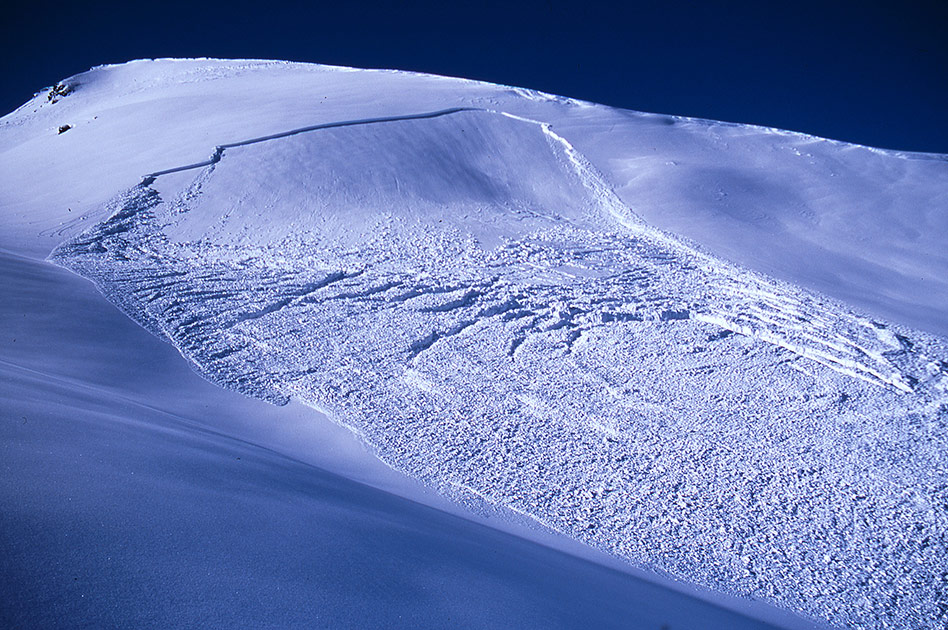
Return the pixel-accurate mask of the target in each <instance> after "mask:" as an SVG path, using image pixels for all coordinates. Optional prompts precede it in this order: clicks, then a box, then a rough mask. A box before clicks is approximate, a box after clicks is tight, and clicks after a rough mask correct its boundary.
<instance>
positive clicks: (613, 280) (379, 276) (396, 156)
mask: <svg viewBox="0 0 948 630" xmlns="http://www.w3.org/2000/svg"><path fill="white" fill-rule="evenodd" d="M64 85H68V86H69V90H68V93H67V94H66V95H63V96H61V97H60V96H57V98H56V99H52V98H48V97H47V96H46V95H45V94H44V95H39V96H38V97H37V99H35V100H34V101H33V102H31V103H27V104H26V105H24V107H22V108H20V110H18V111H17V112H14V113H13V114H11V115H10V116H8V117H6V118H4V119H3V121H2V126H0V138H4V143H5V144H6V146H7V147H8V148H7V150H5V151H3V152H2V153H0V167H2V169H3V170H2V171H0V172H3V174H4V175H3V176H4V179H5V183H4V186H3V195H4V199H3V201H2V208H3V220H4V226H5V227H4V230H3V232H2V234H0V240H2V245H3V246H4V247H5V248H7V249H13V250H14V251H18V252H20V253H23V254H26V255H36V254H38V253H44V250H45V252H49V250H50V249H52V250H53V251H52V253H51V257H50V260H52V261H54V262H55V263H56V264H58V265H61V266H63V267H66V268H68V269H70V270H72V271H75V272H76V273H78V274H80V275H82V276H84V277H86V278H89V279H91V280H92V281H93V282H95V284H96V285H97V286H98V287H99V288H100V289H101V291H102V292H103V294H104V295H105V296H106V297H107V298H108V299H109V300H110V301H111V302H113V303H114V304H115V305H117V306H118V307H119V308H121V309H122V310H123V311H124V312H125V313H126V314H128V315H129V316H130V317H131V318H133V319H134V320H135V321H137V322H139V323H140V324H141V325H142V326H144V327H145V328H146V329H148V330H149V331H151V332H153V333H154V334H155V335H157V336H158V337H160V338H163V339H166V340H168V341H170V342H171V343H172V344H173V345H174V347H176V348H177V349H178V350H179V351H180V353H181V354H182V355H183V356H184V357H185V358H186V359H187V360H188V361H190V362H191V364H192V366H193V367H194V368H195V370H196V371H198V372H199V373H200V374H202V375H204V376H205V377H206V378H208V379H209V380H211V381H213V382H215V383H218V384H220V385H222V386H224V387H226V388H229V389H233V390H236V391H238V392H241V393H244V394H247V395H248V396H250V397H253V398H258V399H262V400H267V401H270V402H275V403H280V404H282V403H286V402H287V401H290V400H295V401H298V402H301V403H303V404H305V405H309V406H311V407H313V408H315V409H317V410H320V411H322V412H324V413H325V414H326V415H328V416H329V417H331V418H332V419H333V420H334V421H336V422H338V423H340V424H341V425H343V426H345V427H347V428H349V429H351V430H352V432H353V433H354V434H355V435H357V436H358V437H359V438H360V439H361V440H362V441H363V442H364V443H365V444H367V445H368V446H369V447H370V448H371V449H372V450H373V452H374V453H375V454H376V455H377V456H378V457H379V458H380V459H381V460H382V461H383V462H385V463H387V464H388V465H390V466H391V467H392V468H394V469H396V470H398V471H401V472H404V473H406V474H408V475H409V476H411V477H413V478H416V479H419V480H421V481H422V482H424V483H425V484H426V485H427V486H429V487H432V488H434V489H436V490H437V491H438V492H439V493H441V494H443V495H445V496H448V497H450V498H452V499H454V500H455V501H457V502H460V503H461V504H463V505H466V506H468V507H469V508H471V509H472V510H474V511H475V512H483V513H492V514H494V513H498V512H497V511H498V510H499V511H500V512H499V513H501V514H504V513H508V514H514V515H519V517H522V518H527V519H532V520H534V521H536V522H538V523H540V524H542V525H543V526H546V527H548V528H550V529H551V530H553V531H555V532H559V533H561V534H565V535H567V536H569V537H571V538H573V539H576V540H578V541H581V542H584V543H587V544H588V545H590V546H592V547H594V548H596V549H599V550H601V551H603V552H606V553H608V554H611V555H613V556H615V557H617V558H620V559H623V560H625V561H628V562H629V563H631V564H632V565H634V566H637V567H640V568H646V569H650V570H655V571H658V572H661V573H663V574H670V575H673V576H676V577H678V578H680V579H683V580H686V581H688V582H690V583H694V584H697V585H699V586H702V587H707V588H709V589H712V590H713V591H714V592H718V593H725V594H730V595H734V596H739V597H750V598H755V599H758V600H765V601H768V602H771V603H772V604H774V605H776V606H778V607H780V608H783V609H787V610H789V611H792V612H794V613H797V614H799V615H802V616H805V617H809V618H812V619H814V620H818V621H820V622H823V623H827V624H831V625H838V626H846V627H866V628H875V627H905V626H932V625H938V624H944V623H945V621H946V619H948V617H946V615H948V577H946V576H948V564H946V562H945V560H944V558H945V557H948V550H946V548H945V547H946V532H948V509H946V505H948V504H946V495H945V493H946V489H948V467H946V464H948V457H946V453H948V450H946V447H948V445H946V437H945V431H944V429H945V423H946V421H948V346H946V339H945V338H944V337H943V336H942V335H944V334H945V333H946V332H948V327H946V321H948V320H946V318H945V314H946V313H948V257H946V256H945V251H948V249H946V248H945V246H946V240H948V208H946V207H945V203H946V202H945V200H946V199H948V160H946V159H945V157H944V156H936V155H918V154H898V153H892V152H883V151H879V150H874V149H868V148H864V147H857V146H853V145H847V144H842V143H837V142H833V141H827V140H821V139H817V138H812V137H807V136H801V135H799V134H789V133H787V132H780V131H776V130H768V129H761V128H757V127H744V126H736V125H723V124H719V123H713V122H709V121H698V120H686V119H677V118H669V117H663V116H656V115H649V114H639V113H636V112H626V111H621V110H615V109H611V108H606V107H603V106H598V105H593V104H590V103H583V102H578V101H573V100H570V99H564V98H560V97H553V96H549V95H544V94H540V93H536V92H530V91H526V90H520V89H514V88H506V87H503V86H493V85H489V84H482V83H474V82H468V81H461V80H452V79H444V78H440V77H430V76H424V75H413V74H407V73H394V72H375V71H343V70H341V69H335V68H326V67H321V66H307V65H300V64H278V63H265V62H239V63H237V62H221V61H208V60H198V61H187V62H175V61H158V62H136V63H132V64H127V65H124V66H115V67H104V68H99V69H95V70H93V71H91V72H90V73H86V74H84V75H79V76H78V77H74V78H73V79H70V80H69V81H68V82H66V83H64ZM54 100H55V101H56V102H55V103H54V102H53V101H54ZM71 103H72V104H71ZM54 108H60V109H54ZM65 122H69V124H73V125H74V128H73V129H69V130H67V131H65V132H63V133H58V128H59V126H60V125H61V124H63V123H65ZM54 127H55V129H53V128H54ZM86 155H93V156H100V155H101V157H96V158H95V159H88V158H87V157H83V156H86ZM40 163H43V164H44V165H46V167H47V168H46V169H45V171H44V172H48V177H47V178H46V179H45V180H44V181H43V182H42V183H37V182H35V178H34V177H32V174H33V173H35V172H39V170H40V169H39V164H40ZM40 189H41V190H40ZM869 201H871V203H869ZM64 204H68V205H66V208H67V211H66V214H64V212H63V210H62V207H63V205H64ZM67 215H72V216H67Z"/></svg>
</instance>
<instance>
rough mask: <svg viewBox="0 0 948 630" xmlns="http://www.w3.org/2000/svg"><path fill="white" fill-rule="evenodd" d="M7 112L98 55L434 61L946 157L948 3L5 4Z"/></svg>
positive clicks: (2, 84)
mask: <svg viewBox="0 0 948 630" xmlns="http://www.w3.org/2000/svg"><path fill="white" fill-rule="evenodd" d="M0 20H2V24H0V42H2V43H0V47H2V62H0V63H2V64H3V67H2V69H0V99H2V102H0V109H2V110H3V111H4V112H7V111H10V110H12V109H13V108H15V107H16V106H18V105H19V104H20V103H22V102H23V101H25V100H26V99H27V98H29V97H30V95H31V94H32V93H33V92H34V91H36V90H39V89H40V88H42V87H43V86H46V85H50V84H53V83H55V82H56V81H57V80H59V79H61V78H64V77H66V76H69V75H71V74H75V73H77V72H81V71H83V70H86V69H88V68H89V67H91V66H93V65H98V64H102V63H113V62H121V61H127V60H129V59H134V58H140V57H172V56H173V57H184V56H212V57H254V58H275V59H292V60H298V61H315V62H323V63H332V64H341V65H352V66H360V67H390V68H401V69H406V70H422V71H428V72H435V73H438V74H447V75H455V76H464V77H469V78H475V79H484V80H488V81H494V82H498V83H508V84H513V85H521V86H526V87H532V88H537V89H540V90H545V91H548V92H553V93H557V94H564V95H568V96H575V97H579V98H584V99H588V100H592V101H597V102H601V103H606V104H609V105H615V106H619V107H627V108H631V109H638V110H644V111H653V112H662V113H668V114H681V115H690V116H701V117H705V118H715V119H720V120H729V121H735V122H751V123H758V124H764V125H770V126H775V127H783V128H787V129H793V130H798V131H804V132H808V133H813V134H817V135H822V136H826V137H831V138H837V139H842V140H849V141H853V142H859V143H863V144H869V145H873V146H881V147H887V148H894V149H905V150H917V151H936V152H942V153H948V122H946V119H948V2H944V1H941V0H936V1H927V0H924V1H915V2H913V1H912V0H903V2H873V1H872V0H867V1H865V2H833V1H832V0H826V1H825V2H821V3H818V2H809V1H808V0H802V1H794V2H789V1H785V2H771V1H770V0H760V1H759V2H743V1H738V2H704V3H687V2H673V1H667V2H614V3H603V2H594V1H591V0H590V1H584V0H575V1H574V2H570V3H563V2H549V1H547V2H517V1H516V0H510V1H509V2H478V3H471V2H463V1H455V2H452V1H451V0H444V1H443V2H439V3H423V2H407V3H397V2H390V3H381V2H378V3H365V2H362V3H360V2H345V1H344V0H340V1H339V2H335V3H321V2H307V3H304V2H295V3H293V2H291V3H280V2H244V1H242V0H235V1H232V2H203V3H202V2H199V1H197V0H196V1H195V2H187V3H185V2H179V1H178V0H169V1H164V2H162V1H159V2H150V3H144V2H133V1H131V0H130V1H129V2H125V3H112V2H92V3H83V4H76V3H71V4H67V3H57V2H46V1H44V0H35V1H33V2H22V3H21V5H19V6H11V7H7V8H5V9H4V11H3V13H0Z"/></svg>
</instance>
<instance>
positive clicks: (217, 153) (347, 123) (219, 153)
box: [142, 107, 489, 186]
mask: <svg viewBox="0 0 948 630" xmlns="http://www.w3.org/2000/svg"><path fill="white" fill-rule="evenodd" d="M485 111H489V110H486V109H483V108H480V107H450V108H448V109H439V110H437V111H433V112H422V113H420V114H404V115H401V116H380V117H378V118H357V119H354V120H339V121H335V122H328V123H320V124H318V125H308V126H306V127H298V128H296V129H290V130H289V131H281V132H279V133H274V134H270V135H268V136H260V137H258V138H250V139H249V140H241V141H240V142H231V143H229V144H219V145H217V146H216V147H214V153H212V154H211V157H210V158H208V159H207V160H204V161H203V162H195V163H193V164H186V165H184V166H177V167H174V168H168V169H165V170H162V171H155V172H153V173H148V174H147V175H145V176H144V177H143V178H142V184H144V185H146V186H147V185H149V184H151V183H152V182H154V181H155V178H157V177H161V176H162V175H170V174H172V173H180V172H182V171H190V170H193V169H196V168H204V167H206V166H211V165H213V164H217V163H218V162H220V161H221V158H222V157H223V155H224V151H226V150H227V149H233V148H236V147H245V146H248V145H251V144H258V143H260V142H267V141H268V140H279V139H280V138H288V137H290V136H295V135H298V134H301V133H308V132H310V131H319V130H320V129H334V128H338V127H355V126H357V125H374V124H377V123H386V122H399V121H403V120H424V119H426V118H440V117H441V116H448V115H450V114H457V113H459V112H485Z"/></svg>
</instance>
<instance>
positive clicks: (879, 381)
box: [141, 106, 913, 393]
mask: <svg viewBox="0 0 948 630" xmlns="http://www.w3.org/2000/svg"><path fill="white" fill-rule="evenodd" d="M462 112H482V113H489V114H497V115H501V116H504V117H507V118H511V119H514V120H518V121H522V122H525V123H529V124H533V125H537V126H538V127H540V129H541V130H542V132H543V134H544V135H545V136H547V138H548V139H549V140H550V141H551V142H552V143H555V144H557V145H559V146H560V148H561V149H562V150H563V151H564V152H565V154H566V157H567V159H568V160H569V162H570V164H571V166H572V168H573V169H574V170H575V171H576V173H577V174H578V175H579V177H580V178H581V180H582V182H583V184H584V185H585V186H586V187H587V188H588V189H589V190H590V192H592V194H593V196H594V197H595V198H596V199H598V200H599V201H600V202H601V203H603V204H604V206H605V207H606V208H608V211H609V214H611V215H612V217H613V219H614V220H615V221H616V222H617V223H618V224H619V225H621V226H622V227H624V228H626V229H628V230H630V231H632V232H633V233H636V234H638V235H640V236H642V237H645V238H646V239H648V240H651V241H652V242H655V243H657V244H660V245H662V246H664V247H667V248H669V249H670V250H671V251H673V252H676V253H681V254H684V255H685V256H686V257H689V258H691V259H692V260H695V261H696V262H699V263H701V264H703V265H706V266H707V267H709V268H711V269H718V270H720V269H721V266H722V261H720V260H719V259H718V258H717V257H716V256H714V255H713V254H711V253H709V252H706V251H703V249H702V248H701V247H700V246H698V245H697V244H695V243H692V242H690V241H689V240H688V239H683V238H682V237H680V236H679V235H672V234H668V233H666V232H664V231H662V230H659V229H658V228H655V227H653V226H650V225H648V224H646V223H645V222H643V221H642V220H641V219H640V218H639V217H638V216H637V215H636V214H635V212H634V211H633V210H632V209H631V208H629V207H628V206H627V205H626V204H624V203H623V202H622V201H621V200H620V199H619V198H618V196H617V195H616V193H615V191H613V190H612V189H611V188H610V187H609V186H608V184H607V182H606V180H605V178H604V177H603V176H602V174H601V173H600V172H599V171H598V169H596V167H595V166H594V165H592V164H591V163H590V162H589V161H588V160H587V159H586V158H585V156H583V155H582V153H580V152H579V151H577V150H576V149H575V147H573V145H572V144H571V143H570V142H569V141H568V140H567V139H566V138H564V137H562V136H560V135H559V134H557V133H555V132H554V131H553V130H552V126H551V125H550V124H549V123H546V122H543V121H540V120H535V119H531V118H526V117H524V116H520V115H517V114H511V113H508V112H504V111H499V110H493V109H487V108H482V107H463V106H461V107H451V108H447V109H441V110H436V111H430V112H420V113H415V114H402V115H397V116H379V117H374V118H359V119H352V120H341V121H334V122H327V123H319V124H315V125H308V126H305V127H298V128H295V129H290V130H287V131H282V132H279V133H274V134H269V135H266V136H259V137H256V138H250V139H247V140H242V141H239V142H232V143H228V144H221V145H218V146H216V147H215V149H214V152H213V154H212V155H211V157H210V158H209V159H207V160H204V161H203V162H196V163H193V164H186V165H184V166H178V167H174V168H169V169H164V170H160V171H155V172H152V173H149V174H147V175H145V176H144V177H143V178H142V182H141V185H142V186H145V187H147V186H149V185H150V184H152V183H153V182H154V181H155V179H156V178H158V177H160V176H162V175H169V174H172V173H180V172H184V171H189V170H194V169H199V168H206V167H209V166H213V165H215V164H217V163H218V162H220V161H221V159H222V157H223V155H224V152H225V151H226V150H227V149H231V148H236V147H243V146H249V145H253V144H258V143H262V142H267V141H270V140H278V139H282V138H287V137H291V136H295V135H299V134H303V133H309V132H312V131H320V130H324V129H334V128H340V127H354V126H360V125H372V124H381V123H388V122H399V121H411V120H425V119H433V118H440V117H443V116H449V115H452V114H458V113H462ZM724 266H725V267H729V265H726V264H725V265H724ZM738 275H747V276H754V275H755V274H753V273H751V272H748V271H747V270H743V269H740V270H738ZM745 284H747V283H745ZM741 289H742V290H741V291H739V292H738V293H744V294H745V297H751V298H753V297H758V298H759V297H762V296H755V295H754V294H755V293H756V292H757V291H755V290H754V289H753V288H751V287H750V286H743V287H742V288H741ZM768 295H770V294H768ZM770 297H775V298H777V297H778V296H775V295H773V296H770ZM778 299H781V298H778ZM765 301H766V300H765ZM788 303H792V301H788ZM750 306H751V308H753V305H750ZM779 306H780V307H783V306H786V305H785V304H780V305H779ZM755 310H757V309H755ZM777 310H778V311H780V310H782V309H781V308H779V307H777ZM791 312H792V311H791ZM794 314H796V313H794ZM744 315H745V317H746V316H748V315H750V313H745V314H744ZM699 319H702V320H703V321H705V322H707V323H712V324H716V325H718V326H721V327H722V328H724V329H725V330H731V331H733V332H739V333H741V334H748V331H749V330H750V329H749V328H748V327H747V326H742V325H741V324H738V323H735V322H732V321H730V320H729V318H726V317H720V316H713V315H710V314H703V315H702V316H701V317H699ZM752 319H753V320H757V321H758V322H766V323H769V324H771V325H773V326H777V327H778V328H783V327H785V326H787V325H789V326H790V328H797V326H795V325H793V324H788V323H787V322H778V321H771V319H770V318H769V317H768V316H767V315H766V314H765V313H763V312H760V311H759V312H756V313H754V317H752ZM472 323H474V322H464V323H463V325H461V326H460V327H459V328H458V329H457V330H455V329H453V328H452V329H449V330H447V331H436V332H433V333H432V334H431V335H429V337H427V338H425V339H422V340H420V341H417V342H416V344H414V345H413V346H412V350H413V354H414V355H417V354H419V353H420V352H422V351H424V350H425V349H426V348H428V347H430V346H431V345H433V344H434V343H435V342H436V341H438V339H440V338H442V337H446V336H448V337H449V336H453V335H455V334H457V333H459V332H461V331H463V330H464V329H465V328H467V327H468V326H470V325H471V324H472ZM801 330H802V329H801ZM798 332H799V330H798ZM803 334H804V336H807V335H806V332H805V331H803ZM751 336H753V337H756V338H758V339H760V340H761V341H765V342H768V343H771V344H773V345H776V346H779V347H782V348H784V349H787V350H790V351H791V352H795V353H796V354H799V355H801V356H804V357H807V358H809V359H811V360H814V361H817V362H819V363H821V364H823V365H825V366H827V367H830V368H831V369H834V370H836V371H838V372H841V373H843V374H846V375H848V376H851V377H854V378H859V379H862V380H865V381H867V382H870V383H873V384H876V385H882V386H887V385H888V386H891V387H894V388H895V389H897V390H899V391H902V392H905V393H909V392H912V391H913V389H912V387H911V385H909V384H908V383H906V382H905V380H904V379H902V378H901V375H900V374H899V373H898V370H892V372H893V373H892V374H885V373H883V372H881V371H879V370H877V369H874V368H872V367H870V366H868V365H865V364H863V363H861V362H856V361H853V360H852V359H850V358H848V357H844V356H839V357H838V356H834V355H833V354H830V353H827V352H825V351H821V350H819V349H817V348H810V347H807V346H805V345H800V344H796V343H791V342H790V341H788V340H787V339H785V338H784V337H783V336H781V335H779V334H775V333H773V332H772V331H756V332H755V333H754V334H752V335H751ZM813 340H814V341H815V342H817V344H821V345H824V346H825V345H831V344H827V342H826V341H825V340H822V339H817V338H814V339H813ZM847 341H848V343H849V344H851V345H855V344H854V343H853V342H852V341H851V340H847ZM855 347H856V348H859V346H858V345H855ZM838 350H840V354H845V353H844V352H842V351H841V349H838ZM864 354H866V355H867V356H868V357H870V358H872V359H874V360H876V362H877V363H880V364H881V365H884V366H886V368H891V367H892V366H891V364H890V363H889V362H888V361H886V360H884V359H883V358H882V357H881V356H879V355H877V354H876V353H872V352H865V351H864ZM887 371H888V370H887Z"/></svg>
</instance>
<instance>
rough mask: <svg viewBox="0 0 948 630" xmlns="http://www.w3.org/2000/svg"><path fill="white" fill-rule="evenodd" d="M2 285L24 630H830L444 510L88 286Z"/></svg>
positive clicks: (4, 498) (61, 279) (35, 280)
mask: <svg viewBox="0 0 948 630" xmlns="http://www.w3.org/2000/svg"><path fill="white" fill-rule="evenodd" d="M0 274H2V277H3V282H2V283H0V330H2V331H3V335H2V337H0V353H2V354H0V357H2V359H0V409H2V411H3V414H2V422H0V454H2V457H0V461H2V465H3V471H4V473H3V475H2V477H0V592H2V593H3V598H2V599H0V626H3V627H4V628H36V627H41V628H75V627H77V626H85V627H95V628H196V627H208V628H221V627H228V628H313V627H332V628H366V627H380V628H381V627H385V628H419V627H455V626H463V627H517V628H582V627H587V625H589V626H594V627H597V628H629V627H634V628H649V629H656V628H660V627H661V626H662V625H667V626H669V627H672V628H695V629H698V628H708V627H716V628H722V629H729V628H748V629H750V628H786V627H799V628H804V627H810V626H808V625H805V624H802V623H800V622H794V621H793V620H792V619H787V618H786V617H783V618H781V617H780V616H779V615H777V616H774V615H773V614H770V613H768V612H767V611H765V610H761V609H757V610H753V609H752V610H751V611H747V610H746V607H744V608H745V612H744V613H738V612H734V611H732V610H729V609H727V608H722V607H721V606H720V602H719V603H718V604H715V603H710V602H707V601H706V597H705V599H699V598H696V597H694V595H693V594H690V593H684V592H682V589H681V586H680V585H679V586H676V585H674V584H672V585H669V584H667V583H665V584H660V583H656V582H655V581H654V580H649V581H646V580H643V579H642V577H636V576H634V575H631V574H630V572H628V571H620V570H616V568H613V567H610V566H608V564H604V563H602V562H601V561H600V562H590V561H589V560H583V559H580V558H577V557H576V556H575V555H571V554H567V553H564V552H562V551H555V550H554V549H552V548H550V547H548V546H545V545H540V544H536V543H533V542H529V541H527V540H524V539H523V538H517V537H514V536H511V535H509V534H506V533H503V532H501V531H497V530H496V529H492V528H488V527H485V526H484V525H482V524H478V523H476V522H472V521H471V520H470V519H469V518H460V517H458V516H455V515H452V514H449V513H446V512H444V511H442V510H437V509H432V508H431V507H427V506H425V505H423V504H422V503H419V502H417V501H419V500H420V501H424V502H425V503H431V501H430V498H427V497H423V496H420V495H419V493H418V492H417V491H413V490H412V489H411V488H409V487H407V486H406V484H405V482H403V481H401V482H400V481H398V480H393V479H392V478H391V477H392V475H386V474H385V472H384V471H379V470H373V469H372V466H371V463H370V462H368V461H367V460H366V458H365V457H363V456H360V454H359V453H355V452H352V449H351V447H347V445H346V443H345V440H344V439H343V438H341V437H339V436H336V435H334V434H333V432H332V431H330V430H327V429H326V428H325V427H323V426H322V425H321V424H320V422H319V418H318V417H315V416H314V414H313V413H312V412H311V411H310V410H308V409H306V408H305V407H302V406H294V405H288V406H285V407H274V406H271V405H267V404H265V403H262V402H259V401H254V400H251V399H248V398H246V397H244V396H241V395H239V394H235V393H233V392H228V391H226V390H223V389H220V388H218V387H216V386H214V385H212V384H210V383H207V382H206V381H203V380H202V379H200V378H199V377H198V376H196V375H195V374H194V373H193V372H191V371H190V370H188V369H187V367H185V366H184V363H183V362H182V361H181V359H180V356H179V355H178V354H177V353H176V352H175V351H174V350H173V348H171V347H170V346H169V345H167V344H165V343H162V342H161V341H159V340H158V339H157V338H155V337H153V336H151V335H149V334H148V333H147V332H146V331H144V330H143V329H141V328H140V327H138V326H137V325H135V324H134V323H133V322H131V320H128V319H127V318H126V317H124V316H123V315H122V314H121V313H119V312H118V311H117V310H116V309H114V308H113V307H112V306H111V305H109V304H108V303H107V302H105V301H104V300H103V299H102V298H101V296H100V295H99V294H98V293H97V292H96V291H95V289H94V287H93V286H92V285H91V284H89V283H88V282H86V281H84V280H82V279H81V278H78V277H76V276H74V275H72V274H69V273H68V272H66V271H64V270H61V269H58V268H56V267H54V266H52V265H48V264H44V263H42V262H41V261H34V260H29V259H25V258H22V257H18V256H13V255H10V254H7V253H0ZM331 470H332V471H337V473H336V474H334V473H333V472H330V471H331ZM353 478H355V479H359V480H362V481H364V482H365V483H360V482H357V481H353ZM379 488H388V490H387V491H386V490H382V489H379ZM405 496H408V497H411V498H410V499H407V498H404V497H405ZM411 499H415V500H411ZM748 612H750V613H752V615H751V616H748ZM768 618H770V619H772V621H773V624H771V623H767V622H766V621H763V620H766V619H768Z"/></svg>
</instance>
